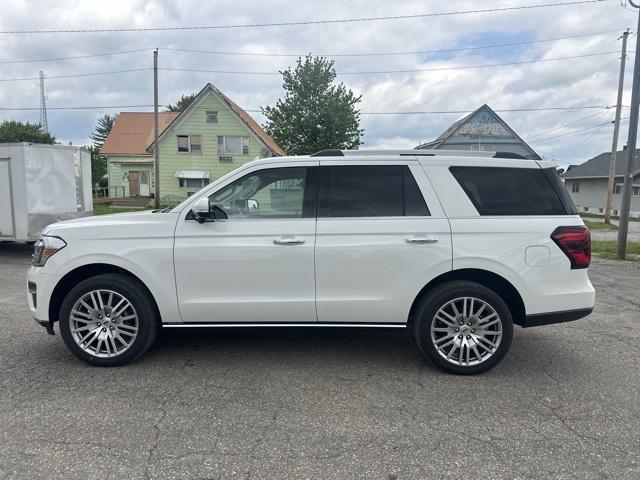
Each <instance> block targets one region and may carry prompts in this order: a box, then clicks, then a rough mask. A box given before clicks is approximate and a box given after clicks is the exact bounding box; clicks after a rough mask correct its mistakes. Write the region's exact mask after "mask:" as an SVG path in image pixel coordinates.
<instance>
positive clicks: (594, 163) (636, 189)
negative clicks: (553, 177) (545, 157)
mask: <svg viewBox="0 0 640 480" xmlns="http://www.w3.org/2000/svg"><path fill="white" fill-rule="evenodd" d="M638 154H640V149H638V150H636V158H637V157H638ZM627 161H628V155H627V150H626V147H625V149H624V150H622V151H619V152H618V153H617V154H616V173H615V182H614V188H613V196H612V197H611V198H612V201H611V204H612V207H611V208H612V212H611V213H612V214H613V215H618V214H619V213H620V205H621V201H622V186H623V182H624V172H625V171H626V168H627ZM610 163H611V153H610V152H609V153H601V154H600V155H597V156H595V157H593V158H592V159H591V160H588V161H586V162H584V163H583V164H582V165H577V166H574V167H572V168H571V169H569V170H567V171H566V172H565V173H564V175H563V177H564V183H565V186H566V187H567V191H568V192H569V194H570V195H571V198H572V199H573V202H574V203H575V204H576V206H577V207H578V210H579V211H581V212H592V213H600V214H602V213H604V211H605V208H606V205H607V190H608V188H609V166H610ZM636 165H637V167H636V170H635V172H633V183H632V189H631V208H630V210H631V216H634V217H640V165H638V160H636Z"/></svg>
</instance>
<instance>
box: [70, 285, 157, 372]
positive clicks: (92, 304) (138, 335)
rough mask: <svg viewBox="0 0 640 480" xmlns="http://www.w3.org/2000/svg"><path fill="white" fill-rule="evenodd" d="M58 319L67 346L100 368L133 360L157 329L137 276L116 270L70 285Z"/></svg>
mask: <svg viewBox="0 0 640 480" xmlns="http://www.w3.org/2000/svg"><path fill="white" fill-rule="evenodd" d="M96 307H97V308H96ZM100 307H102V308H100ZM114 312H115V315H114V316H112V313H114ZM58 320H59V322H60V334H61V335H62V339H63V340H64V343H65V344H66V346H67V348H68V349H69V350H71V352H73V354H74V355H75V356H77V357H78V358H79V359H81V360H83V361H85V362H87V363H89V364H91V365H94V366H98V367H115V366H120V365H125V364H127V363H130V362H132V361H134V360H135V359H136V358H138V357H139V356H140V355H142V354H143V353H144V352H146V351H147V350H148V349H149V347H151V345H153V342H154V341H155V339H156V337H157V336H158V331H159V330H160V322H159V319H158V316H157V314H156V308H155V304H154V302H153V299H152V298H151V296H150V295H149V293H148V292H147V290H146V289H145V288H144V286H143V285H142V284H141V283H140V282H139V281H138V280H136V279H134V278H132V277H130V276H128V275H124V274H120V273H107V274H102V275H97V276H95V277H92V278H89V279H87V280H84V281H82V282H80V283H79V284H78V285H76V286H75V287H73V288H72V289H71V291H70V292H69V293H68V294H67V296H66V297H65V299H64V301H63V303H62V306H61V308H60V315H59V318H58ZM81 345H82V346H81Z"/></svg>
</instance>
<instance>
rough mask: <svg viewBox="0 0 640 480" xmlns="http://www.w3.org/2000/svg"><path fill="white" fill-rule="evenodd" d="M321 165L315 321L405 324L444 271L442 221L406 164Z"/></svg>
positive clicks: (414, 167)
mask: <svg viewBox="0 0 640 480" xmlns="http://www.w3.org/2000/svg"><path fill="white" fill-rule="evenodd" d="M320 165H321V167H320V174H319V191H318V221H317V228H316V307H317V312H318V321H319V322H332V323H333V322H340V323H404V322H406V321H407V318H408V315H409V310H410V308H411V304H412V302H413V300H414V299H415V298H416V296H417V294H418V293H419V292H420V290H421V289H422V288H423V287H424V286H425V285H426V284H427V283H428V282H429V281H430V280H431V279H433V278H435V277H436V276H438V275H440V274H442V273H444V272H447V271H449V270H451V261H452V260H451V259H452V256H451V234H450V228H449V222H448V220H447V218H446V217H445V215H444V212H443V210H442V207H441V205H440V203H439V202H438V200H437V197H436V195H435V193H434V192H433V189H432V187H431V185H430V184H429V181H428V179H427V176H426V175H425V172H424V170H423V169H422V167H421V166H420V165H419V163H418V162H417V161H415V160H412V159H410V158H409V159H406V160H401V161H397V160H396V161H389V162H384V161H375V160H372V161H366V160H358V161H355V160H348V161H346V162H345V161H337V160H326V161H321V163H320Z"/></svg>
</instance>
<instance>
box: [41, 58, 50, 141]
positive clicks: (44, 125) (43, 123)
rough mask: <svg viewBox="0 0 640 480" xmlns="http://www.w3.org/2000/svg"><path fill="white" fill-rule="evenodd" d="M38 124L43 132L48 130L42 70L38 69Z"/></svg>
mask: <svg viewBox="0 0 640 480" xmlns="http://www.w3.org/2000/svg"><path fill="white" fill-rule="evenodd" d="M40 125H41V126H42V130H44V131H45V132H48V131H49V125H48V124H47V96H46V93H45V90H44V72H43V71H42V70H40Z"/></svg>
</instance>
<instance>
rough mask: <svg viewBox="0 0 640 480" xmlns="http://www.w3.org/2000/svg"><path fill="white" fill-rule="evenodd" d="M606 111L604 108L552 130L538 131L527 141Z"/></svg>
mask: <svg viewBox="0 0 640 480" xmlns="http://www.w3.org/2000/svg"><path fill="white" fill-rule="evenodd" d="M605 112H606V110H602V111H600V112H596V113H592V114H591V115H587V116H586V117H582V118H579V119H578V120H574V121H573V122H569V123H565V124H563V125H560V126H558V127H555V128H552V129H550V130H543V131H542V132H540V133H538V134H537V135H533V136H532V137H529V138H528V139H527V141H535V139H536V138H538V137H544V136H545V135H547V134H549V133H553V132H557V131H558V130H562V129H563V128H566V127H569V126H571V125H575V124H576V123H580V122H583V121H584V120H588V119H589V118H593V117H597V116H598V115H602V114H603V113H605Z"/></svg>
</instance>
